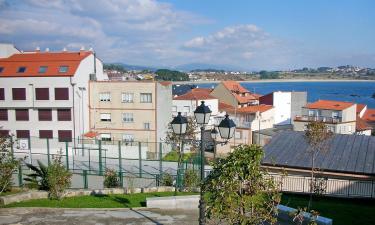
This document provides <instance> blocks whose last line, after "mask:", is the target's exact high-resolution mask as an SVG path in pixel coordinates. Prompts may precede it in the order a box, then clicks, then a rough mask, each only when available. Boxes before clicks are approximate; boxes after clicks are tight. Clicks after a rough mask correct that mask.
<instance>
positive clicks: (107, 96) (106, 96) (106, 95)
mask: <svg viewBox="0 0 375 225" xmlns="http://www.w3.org/2000/svg"><path fill="white" fill-rule="evenodd" d="M99 101H101V102H110V101H111V93H110V92H101V93H99Z"/></svg>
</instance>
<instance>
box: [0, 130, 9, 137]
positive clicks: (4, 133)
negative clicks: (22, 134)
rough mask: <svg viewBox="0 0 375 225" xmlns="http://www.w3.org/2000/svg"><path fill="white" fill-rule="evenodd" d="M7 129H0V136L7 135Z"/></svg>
mask: <svg viewBox="0 0 375 225" xmlns="http://www.w3.org/2000/svg"><path fill="white" fill-rule="evenodd" d="M8 136H9V130H0V137H8Z"/></svg>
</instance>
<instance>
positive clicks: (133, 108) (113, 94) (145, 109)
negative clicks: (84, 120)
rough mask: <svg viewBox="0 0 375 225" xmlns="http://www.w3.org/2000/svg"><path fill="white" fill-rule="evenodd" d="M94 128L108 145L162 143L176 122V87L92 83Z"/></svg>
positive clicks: (108, 82)
mask: <svg viewBox="0 0 375 225" xmlns="http://www.w3.org/2000/svg"><path fill="white" fill-rule="evenodd" d="M89 91H90V128H91V136H92V134H93V133H94V134H96V135H95V136H97V138H98V139H101V140H104V141H112V140H122V141H128V142H132V141H140V142H158V141H161V140H163V139H165V135H166V131H167V128H168V123H169V122H170V121H171V119H172V112H171V108H172V85H171V83H170V82H153V81H142V82H138V81H134V82H133V81H127V82H124V81H106V82H105V81H101V82H99V81H98V82H90V89H89Z"/></svg>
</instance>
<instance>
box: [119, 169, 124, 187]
mask: <svg viewBox="0 0 375 225" xmlns="http://www.w3.org/2000/svg"><path fill="white" fill-rule="evenodd" d="M118 176H119V178H120V185H121V188H123V187H124V177H123V176H122V171H120V172H118Z"/></svg>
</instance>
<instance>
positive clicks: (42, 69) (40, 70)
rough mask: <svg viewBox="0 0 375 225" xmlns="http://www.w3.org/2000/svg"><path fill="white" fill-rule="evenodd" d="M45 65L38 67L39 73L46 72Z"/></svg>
mask: <svg viewBox="0 0 375 225" xmlns="http://www.w3.org/2000/svg"><path fill="white" fill-rule="evenodd" d="M47 68H48V67H47V66H40V67H39V73H46V72H47Z"/></svg>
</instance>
